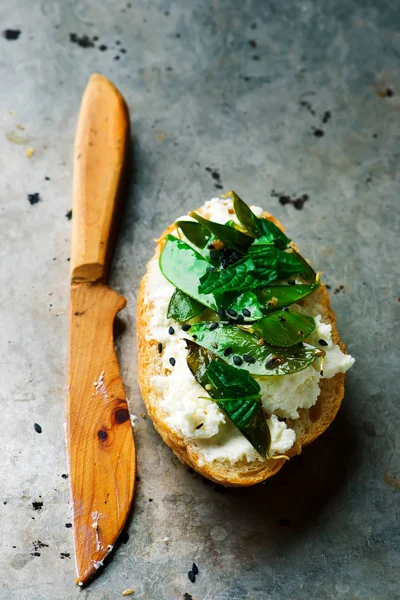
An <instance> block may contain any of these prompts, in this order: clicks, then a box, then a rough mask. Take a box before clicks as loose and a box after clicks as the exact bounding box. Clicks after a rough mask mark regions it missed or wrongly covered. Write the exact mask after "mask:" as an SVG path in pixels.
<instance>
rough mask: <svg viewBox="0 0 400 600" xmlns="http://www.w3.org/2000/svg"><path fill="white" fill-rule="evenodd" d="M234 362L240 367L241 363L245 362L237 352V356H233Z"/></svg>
mask: <svg viewBox="0 0 400 600" xmlns="http://www.w3.org/2000/svg"><path fill="white" fill-rule="evenodd" d="M233 362H234V363H235V365H236V366H237V367H240V365H241V364H242V363H243V361H242V359H241V358H240V356H237V354H235V356H234V357H233Z"/></svg>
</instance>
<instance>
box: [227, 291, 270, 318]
mask: <svg viewBox="0 0 400 600" xmlns="http://www.w3.org/2000/svg"><path fill="white" fill-rule="evenodd" d="M222 306H223V308H225V309H227V308H230V309H232V310H234V311H235V312H237V313H238V315H242V317H243V319H244V321H245V322H246V321H247V322H249V321H257V319H262V318H263V316H264V313H263V312H262V310H261V304H260V301H259V300H258V298H257V296H256V294H255V293H254V292H250V291H246V292H242V293H240V294H237V293H236V292H233V293H231V294H229V293H228V294H224V300H223V303H222ZM243 310H244V312H243ZM248 312H249V313H250V315H248V314H247V313H248Z"/></svg>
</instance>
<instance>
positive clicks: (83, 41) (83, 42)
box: [69, 33, 94, 48]
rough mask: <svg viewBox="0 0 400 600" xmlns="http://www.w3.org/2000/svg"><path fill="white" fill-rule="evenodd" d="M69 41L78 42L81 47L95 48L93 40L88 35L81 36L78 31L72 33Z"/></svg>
mask: <svg viewBox="0 0 400 600" xmlns="http://www.w3.org/2000/svg"><path fill="white" fill-rule="evenodd" d="M69 41H70V42H71V43H72V44H77V46H80V47H81V48H93V47H94V44H93V42H92V40H91V39H90V37H89V36H87V35H81V36H79V35H77V34H76V33H70V34H69Z"/></svg>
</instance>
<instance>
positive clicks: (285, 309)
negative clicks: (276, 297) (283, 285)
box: [281, 306, 289, 312]
mask: <svg viewBox="0 0 400 600" xmlns="http://www.w3.org/2000/svg"><path fill="white" fill-rule="evenodd" d="M281 310H283V311H284V312H287V311H288V310H289V309H288V307H287V306H282V309H281Z"/></svg>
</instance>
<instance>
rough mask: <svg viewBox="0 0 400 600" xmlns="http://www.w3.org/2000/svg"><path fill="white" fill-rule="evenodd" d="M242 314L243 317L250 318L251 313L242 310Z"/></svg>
mask: <svg viewBox="0 0 400 600" xmlns="http://www.w3.org/2000/svg"><path fill="white" fill-rule="evenodd" d="M242 313H243V314H244V316H245V317H251V312H250V311H249V309H248V308H243V309H242Z"/></svg>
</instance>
